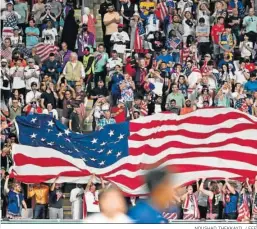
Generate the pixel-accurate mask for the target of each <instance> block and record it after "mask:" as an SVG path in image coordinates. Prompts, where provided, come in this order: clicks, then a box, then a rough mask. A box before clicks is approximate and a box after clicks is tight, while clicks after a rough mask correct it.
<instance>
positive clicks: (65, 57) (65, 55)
mask: <svg viewBox="0 0 257 229" xmlns="http://www.w3.org/2000/svg"><path fill="white" fill-rule="evenodd" d="M71 53H72V51H71V50H69V49H68V45H67V43H66V42H62V50H61V51H60V52H59V54H60V59H61V60H60V63H61V66H62V69H63V68H64V67H65V65H66V64H67V62H68V61H69V60H70V55H71Z"/></svg>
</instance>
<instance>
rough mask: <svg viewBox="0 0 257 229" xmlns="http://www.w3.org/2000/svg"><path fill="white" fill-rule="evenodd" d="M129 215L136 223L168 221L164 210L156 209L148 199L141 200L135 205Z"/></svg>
mask: <svg viewBox="0 0 257 229" xmlns="http://www.w3.org/2000/svg"><path fill="white" fill-rule="evenodd" d="M128 216H129V217H130V218H131V219H132V220H133V221H134V222H135V223H146V224H159V223H168V220H167V219H165V218H163V216H162V212H160V211H158V210H157V209H155V208H154V207H153V206H152V205H151V204H150V203H149V202H148V201H140V202H138V203H137V205H136V206H135V207H132V208H131V209H129V212H128Z"/></svg>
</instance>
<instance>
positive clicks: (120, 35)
mask: <svg viewBox="0 0 257 229" xmlns="http://www.w3.org/2000/svg"><path fill="white" fill-rule="evenodd" d="M111 41H113V42H119V41H121V42H123V43H126V42H129V36H128V34H127V33H126V32H125V31H122V32H114V33H113V34H112V36H111ZM125 49H126V44H114V46H113V50H116V51H117V53H125Z"/></svg>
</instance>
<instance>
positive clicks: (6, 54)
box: [1, 37, 12, 62]
mask: <svg viewBox="0 0 257 229" xmlns="http://www.w3.org/2000/svg"><path fill="white" fill-rule="evenodd" d="M11 45H12V42H11V39H10V38H9V37H7V38H5V39H4V44H2V47H1V56H2V58H5V59H7V61H8V62H10V61H11V60H12V47H11Z"/></svg>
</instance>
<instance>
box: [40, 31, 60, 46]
mask: <svg viewBox="0 0 257 229" xmlns="http://www.w3.org/2000/svg"><path fill="white" fill-rule="evenodd" d="M57 35H58V34H57V30H56V28H51V29H44V30H43V32H42V38H44V43H45V44H50V45H54V43H55V37H57ZM47 38H48V39H47Z"/></svg>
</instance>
